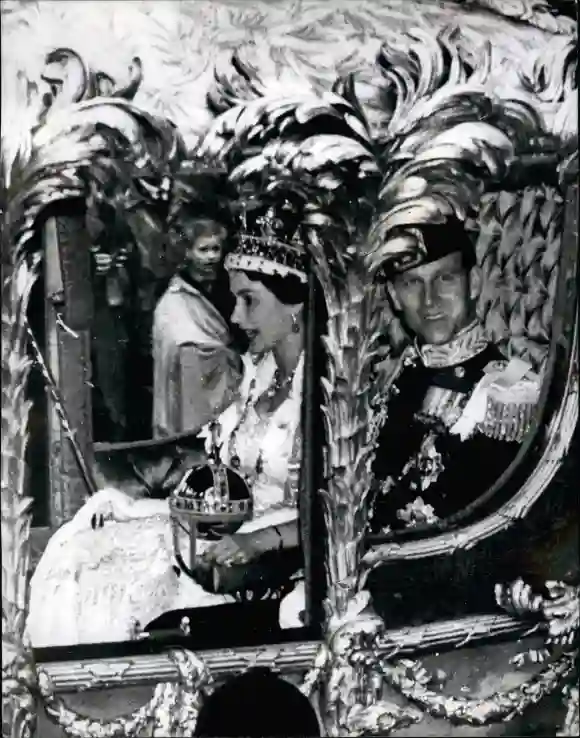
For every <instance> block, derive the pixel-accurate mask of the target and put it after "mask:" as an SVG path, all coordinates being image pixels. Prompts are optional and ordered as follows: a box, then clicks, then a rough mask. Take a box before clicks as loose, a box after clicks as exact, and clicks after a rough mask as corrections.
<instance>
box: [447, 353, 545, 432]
mask: <svg viewBox="0 0 580 738" xmlns="http://www.w3.org/2000/svg"><path fill="white" fill-rule="evenodd" d="M540 388H541V382H540V378H539V376H538V375H537V374H535V373H534V372H532V371H531V366H530V365H529V364H528V363H527V362H525V361H523V360H522V359H510V360H509V361H507V360H502V361H493V362H490V363H489V364H488V365H487V366H486V367H485V370H484V376H483V377H482V379H481V380H480V381H479V382H478V383H477V385H476V386H475V387H474V389H473V392H472V394H471V397H470V398H469V400H468V402H467V404H466V406H465V408H464V410H463V412H462V414H461V417H460V418H459V420H458V421H457V422H456V423H455V425H454V426H453V427H452V428H451V429H450V432H451V433H453V434H457V435H460V436H461V438H462V439H464V438H467V437H469V436H470V435H472V433H473V432H475V431H477V432H479V433H482V434H483V435H485V436H487V437H488V438H495V439H498V440H502V441H518V442H520V441H522V440H523V438H524V436H525V435H526V433H527V432H528V430H529V428H530V426H531V423H532V421H533V418H534V414H535V412H536V407H537V403H538V399H539V396H540Z"/></svg>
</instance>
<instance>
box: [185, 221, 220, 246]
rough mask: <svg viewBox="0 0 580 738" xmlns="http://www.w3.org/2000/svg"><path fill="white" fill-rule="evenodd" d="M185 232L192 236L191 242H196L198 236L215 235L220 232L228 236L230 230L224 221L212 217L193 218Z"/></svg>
mask: <svg viewBox="0 0 580 738" xmlns="http://www.w3.org/2000/svg"><path fill="white" fill-rule="evenodd" d="M184 232H185V234H186V235H187V236H188V237H189V238H191V242H192V243H194V242H195V241H197V239H198V238H202V236H214V235H217V234H219V233H223V234H224V237H225V236H227V233H228V230H227V228H226V226H225V225H224V224H223V223H220V222H219V221H218V220H213V219H212V218H210V217H202V218H193V219H192V220H191V221H190V222H189V223H188V224H187V226H186V228H185V229H184Z"/></svg>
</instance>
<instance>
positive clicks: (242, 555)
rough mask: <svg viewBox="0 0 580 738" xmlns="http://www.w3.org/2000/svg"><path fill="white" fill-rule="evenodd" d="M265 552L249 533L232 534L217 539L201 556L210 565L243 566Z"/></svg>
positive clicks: (204, 562)
mask: <svg viewBox="0 0 580 738" xmlns="http://www.w3.org/2000/svg"><path fill="white" fill-rule="evenodd" d="M261 553H263V552H262V549H261V547H260V546H259V545H258V542H257V541H256V540H255V539H254V538H253V537H252V536H249V535H235V534H234V535H232V536H226V537H225V538H222V539H221V540H220V541H217V542H216V543H215V544H214V545H213V546H212V547H211V548H208V549H207V550H206V551H204V552H203V554H202V555H201V556H200V559H201V561H202V562H203V564H205V565H209V566H225V567H229V566H243V565H245V564H249V563H250V562H251V561H255V560H256V559H257V558H258V557H259V556H260V554H261Z"/></svg>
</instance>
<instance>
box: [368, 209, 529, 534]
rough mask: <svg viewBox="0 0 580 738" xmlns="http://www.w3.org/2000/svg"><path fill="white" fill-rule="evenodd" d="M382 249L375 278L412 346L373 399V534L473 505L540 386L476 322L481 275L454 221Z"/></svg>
mask: <svg viewBox="0 0 580 738" xmlns="http://www.w3.org/2000/svg"><path fill="white" fill-rule="evenodd" d="M388 246H389V252H390V253H391V254H392V257H389V256H387V260H386V261H385V263H384V265H383V272H382V273H383V275H384V278H385V280H386V288H387V292H388V295H389V299H390V302H391V304H392V307H393V309H394V311H395V313H396V315H397V316H398V318H399V319H400V320H401V323H402V324H403V327H404V328H405V329H406V332H407V333H408V334H409V336H410V337H411V339H412V342H411V343H410V345H408V346H407V348H406V349H405V350H404V352H403V354H402V355H401V356H400V357H399V359H398V360H397V362H396V369H395V371H394V372H393V374H392V375H391V384H390V388H389V390H388V393H387V394H385V395H383V396H382V397H379V398H378V420H377V427H376V434H377V436H376V437H377V453H376V460H375V464H374V472H375V479H376V483H377V496H376V498H375V505H374V510H373V516H372V522H371V527H372V530H373V532H375V533H379V532H380V533H389V532H391V531H392V530H401V529H404V528H409V527H416V526H418V525H424V524H433V523H437V522H439V521H441V520H443V519H447V518H449V517H450V516H452V515H454V514H455V513H458V512H459V511H461V510H463V509H465V508H466V507H467V506H468V505H469V504H470V503H472V502H474V501H475V500H477V499H478V498H479V497H481V495H483V494H484V493H485V492H486V491H487V490H488V489H489V488H490V487H491V486H492V485H493V484H494V483H495V482H496V481H497V480H498V479H499V477H500V476H501V475H502V473H503V472H504V471H505V470H506V469H507V468H508V467H509V465H510V464H511V462H512V461H513V460H514V459H515V457H516V455H517V453H518V450H519V448H520V444H521V441H522V439H523V437H524V435H525V433H526V431H527V429H528V427H529V424H530V421H531V419H532V417H533V414H534V411H535V406H536V403H537V399H538V394H539V386H540V382H539V378H538V376H537V375H535V374H534V373H532V372H531V367H530V366H529V365H528V364H526V363H525V362H524V361H522V360H520V359H512V360H511V361H507V360H506V359H505V357H504V356H503V355H502V354H501V352H500V351H499V349H498V348H497V346H496V345H494V344H493V343H492V342H491V341H490V340H489V338H488V337H487V336H486V333H485V330H484V327H483V326H482V324H481V323H480V321H479V320H478V319H477V315H476V303H477V298H478V296H479V293H480V290H481V274H480V271H479V269H478V267H477V265H476V260H475V250H474V247H473V244H472V243H471V240H470V238H469V236H468V235H467V233H466V232H465V230H464V228H463V226H462V224H461V223H460V222H459V221H456V220H449V221H447V222H446V223H444V224H441V225H425V226H420V227H415V226H413V227H400V228H398V229H397V230H394V231H392V232H391V234H390V235H389V238H388ZM391 247H392V248H391ZM405 253H407V254H408V253H415V254H419V255H420V256H421V259H420V261H419V263H417V260H416V261H414V262H411V263H409V261H408V260H407V261H405V260H403V259H401V258H400V256H401V255H402V254H405Z"/></svg>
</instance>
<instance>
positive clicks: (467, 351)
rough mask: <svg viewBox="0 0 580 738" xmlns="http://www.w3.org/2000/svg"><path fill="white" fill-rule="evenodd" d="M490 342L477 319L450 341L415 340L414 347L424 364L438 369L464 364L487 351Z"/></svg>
mask: <svg viewBox="0 0 580 738" xmlns="http://www.w3.org/2000/svg"><path fill="white" fill-rule="evenodd" d="M489 344H490V340H489V337H488V336H487V334H486V332H485V329H484V327H483V326H482V325H481V323H480V322H479V321H477V320H476V321H474V322H473V323H471V324H470V325H468V326H467V327H466V328H464V329H463V330H461V331H459V333H457V334H456V336H455V338H453V339H452V340H451V341H449V343H444V344H442V345H440V346H438V345H434V344H429V343H424V344H421V345H420V344H418V343H417V342H415V345H414V346H413V349H414V352H415V355H416V356H417V357H418V358H419V359H420V361H421V363H422V364H423V365H424V366H426V367H429V368H433V369H438V368H443V367H448V366H456V365H457V364H463V363H464V362H465V361H469V359H473V357H474V356H477V355H478V354H481V353H482V352H483V351H485V349H486V348H487V347H488V346H489Z"/></svg>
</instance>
